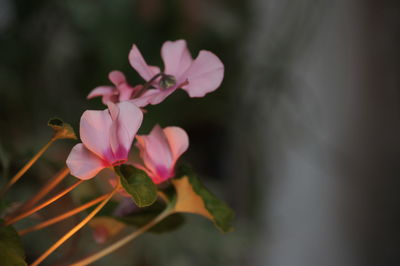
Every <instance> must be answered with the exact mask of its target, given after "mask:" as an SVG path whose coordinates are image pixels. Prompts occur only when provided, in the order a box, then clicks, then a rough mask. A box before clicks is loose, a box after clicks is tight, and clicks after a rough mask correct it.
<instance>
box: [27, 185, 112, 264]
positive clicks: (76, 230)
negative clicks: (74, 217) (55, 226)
mask: <svg viewBox="0 0 400 266" xmlns="http://www.w3.org/2000/svg"><path fill="white" fill-rule="evenodd" d="M118 189H120V184H118V185H117V186H116V187H115V188H114V190H113V191H112V192H111V193H110V194H108V195H107V197H106V198H105V199H104V200H103V201H102V202H101V203H100V204H99V205H98V206H97V207H96V208H95V209H94V210H93V211H92V212H91V213H90V214H89V215H88V216H86V218H85V219H83V220H82V221H81V222H80V223H78V224H77V225H76V226H75V227H73V228H72V229H71V230H70V231H69V232H68V233H66V234H65V235H64V236H62V237H61V238H60V239H59V240H58V241H57V242H56V243H54V244H53V245H52V246H51V247H50V248H49V249H48V250H46V251H45V252H44V253H43V254H42V255H41V256H40V257H39V258H38V259H37V260H36V261H34V262H33V263H32V264H31V265H30V266H37V265H39V263H41V262H42V261H44V260H45V259H46V258H47V257H48V256H49V255H50V254H51V253H53V252H54V251H55V250H56V249H57V248H58V247H59V246H61V245H62V244H63V243H64V242H65V241H67V240H68V239H69V238H70V237H71V236H73V235H74V234H75V233H76V232H78V231H79V230H80V229H81V228H82V227H83V226H85V225H86V224H87V223H88V222H89V221H90V220H91V219H92V218H93V217H94V216H95V215H96V214H97V213H98V212H99V211H100V210H101V209H102V208H103V207H104V206H105V205H106V204H107V202H108V201H109V200H110V199H111V198H112V196H114V194H115V193H116V192H117V191H118Z"/></svg>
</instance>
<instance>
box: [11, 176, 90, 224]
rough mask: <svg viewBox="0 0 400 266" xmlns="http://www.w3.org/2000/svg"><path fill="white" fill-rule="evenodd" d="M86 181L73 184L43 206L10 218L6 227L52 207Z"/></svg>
mask: <svg viewBox="0 0 400 266" xmlns="http://www.w3.org/2000/svg"><path fill="white" fill-rule="evenodd" d="M83 181H84V180H79V181H78V182H76V183H75V184H73V185H72V186H70V187H68V188H67V189H65V190H63V191H61V192H60V193H58V194H57V195H55V196H54V197H52V198H50V199H49V200H46V201H45V202H43V203H42V204H40V205H39V206H36V207H35V208H33V209H31V210H29V211H27V212H24V213H21V214H19V215H17V216H15V217H14V218H10V219H8V220H6V222H5V225H10V224H13V223H15V222H18V221H19V220H21V219H24V218H25V217H27V216H29V215H31V214H33V213H35V212H37V211H39V210H41V209H43V208H44V207H46V206H48V205H50V204H51V203H53V202H55V201H56V200H58V199H59V198H61V197H63V196H64V195H65V194H67V193H69V192H70V191H72V190H73V189H74V188H76V187H77V186H78V185H80V184H81V183H82V182H83Z"/></svg>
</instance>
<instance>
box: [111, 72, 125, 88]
mask: <svg viewBox="0 0 400 266" xmlns="http://www.w3.org/2000/svg"><path fill="white" fill-rule="evenodd" d="M108 78H109V79H110V80H111V82H112V83H113V84H114V85H115V86H116V87H118V85H120V84H122V83H126V78H125V75H124V73H122V72H121V71H118V70H114V71H111V72H110V74H108Z"/></svg>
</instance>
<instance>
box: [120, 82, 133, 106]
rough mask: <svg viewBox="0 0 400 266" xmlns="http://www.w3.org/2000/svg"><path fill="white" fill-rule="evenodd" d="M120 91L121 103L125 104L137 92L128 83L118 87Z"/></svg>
mask: <svg viewBox="0 0 400 266" xmlns="http://www.w3.org/2000/svg"><path fill="white" fill-rule="evenodd" d="M118 91H119V101H120V102H125V101H128V100H129V99H130V98H131V97H132V93H133V92H134V91H135V88H132V87H131V86H129V85H128V84H127V83H123V84H120V85H118Z"/></svg>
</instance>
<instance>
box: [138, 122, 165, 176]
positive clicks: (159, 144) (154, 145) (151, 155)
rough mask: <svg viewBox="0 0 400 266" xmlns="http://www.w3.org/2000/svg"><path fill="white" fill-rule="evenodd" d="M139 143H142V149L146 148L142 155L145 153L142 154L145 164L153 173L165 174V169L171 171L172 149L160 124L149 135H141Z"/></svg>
mask: <svg viewBox="0 0 400 266" xmlns="http://www.w3.org/2000/svg"><path fill="white" fill-rule="evenodd" d="M138 143H142V145H141V146H142V149H143V148H144V150H141V155H144V156H142V159H143V161H144V164H145V166H146V167H147V168H148V169H149V170H151V171H152V172H153V173H155V174H163V175H164V174H165V173H164V171H165V170H168V171H169V170H170V169H171V168H172V163H173V158H172V153H171V149H170V146H169V143H168V140H167V138H166V136H165V135H164V131H163V130H162V128H161V127H160V126H159V125H156V126H155V127H154V128H153V130H152V131H151V132H150V134H149V135H147V136H140V137H139V138H138ZM139 145H140V144H139ZM139 147H140V146H139ZM160 171H161V172H162V173H160Z"/></svg>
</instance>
